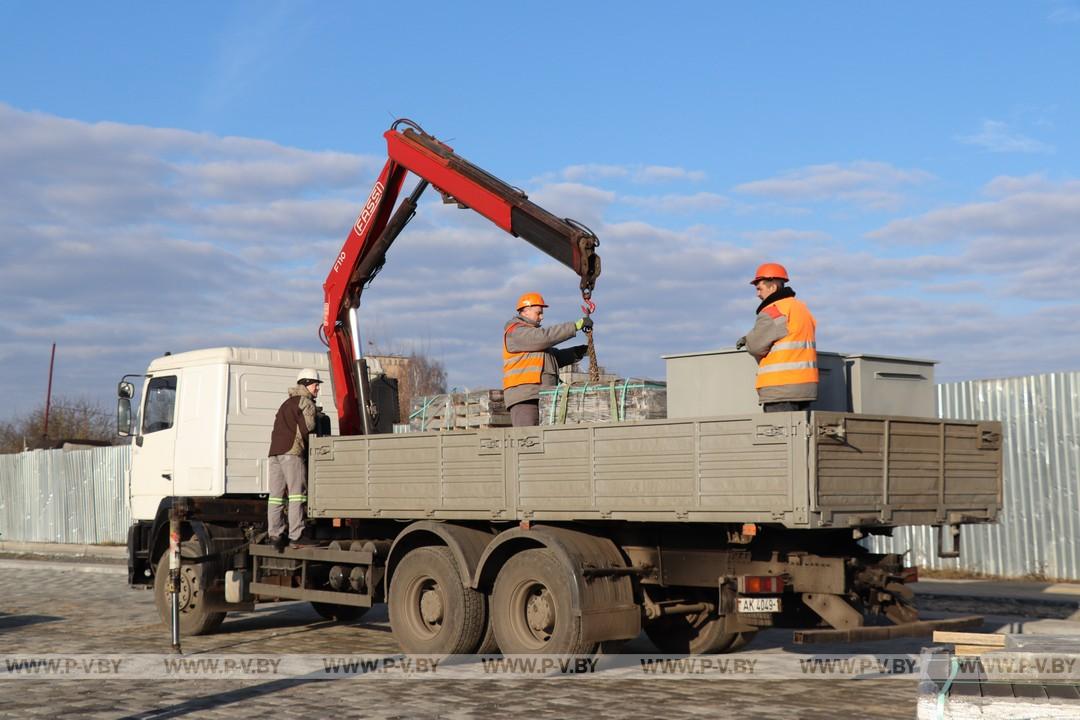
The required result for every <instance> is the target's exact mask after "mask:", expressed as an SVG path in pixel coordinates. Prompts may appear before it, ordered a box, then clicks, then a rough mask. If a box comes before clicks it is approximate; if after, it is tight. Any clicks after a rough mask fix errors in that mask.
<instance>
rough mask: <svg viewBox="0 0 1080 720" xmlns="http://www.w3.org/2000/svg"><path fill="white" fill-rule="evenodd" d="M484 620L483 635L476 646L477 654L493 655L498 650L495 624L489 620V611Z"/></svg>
mask: <svg viewBox="0 0 1080 720" xmlns="http://www.w3.org/2000/svg"><path fill="white" fill-rule="evenodd" d="M486 614H487V618H486V621H485V622H484V636H483V637H482V638H480V647H478V648H476V651H475V652H476V654H477V655H494V654H495V653H497V652H499V642H498V641H497V640H496V639H495V626H494V624H493V623H492V622H491V613H490V612H488V613H486Z"/></svg>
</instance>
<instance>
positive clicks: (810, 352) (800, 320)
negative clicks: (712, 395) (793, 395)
mask: <svg viewBox="0 0 1080 720" xmlns="http://www.w3.org/2000/svg"><path fill="white" fill-rule="evenodd" d="M762 312H763V313H765V314H766V315H769V316H770V317H773V318H779V317H780V316H781V315H783V316H784V318H785V319H786V320H787V328H788V334H787V335H785V336H784V337H782V338H780V339H779V340H778V341H776V342H775V343H774V344H773V346H772V347H771V348H769V352H768V354H767V355H765V357H763V358H762V359H761V361H760V362H759V363H758V371H757V383H756V384H755V385H754V387H755V388H763V387H775V386H776V385H801V384H803V383H816V382H817V381H818V365H817V343H816V341H815V335H814V331H815V329H816V328H817V323H816V322H815V321H814V316H813V315H811V314H810V310H809V309H808V308H807V307H806V305H805V304H804V303H802V302H801V301H799V300H796V299H795V298H790V297H788V298H783V299H782V300H777V301H776V302H774V303H772V304H771V305H769V306H768V307H766V308H765V309H764V310H762Z"/></svg>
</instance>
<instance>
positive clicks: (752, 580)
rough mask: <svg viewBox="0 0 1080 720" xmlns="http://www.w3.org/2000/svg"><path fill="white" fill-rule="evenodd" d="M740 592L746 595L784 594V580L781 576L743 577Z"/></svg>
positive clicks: (740, 580) (740, 581) (740, 582)
mask: <svg viewBox="0 0 1080 720" xmlns="http://www.w3.org/2000/svg"><path fill="white" fill-rule="evenodd" d="M739 592H740V593H742V594H744V595H775V594H778V593H782V592H784V578H782V577H780V576H779V575H743V576H742V577H740V578H739Z"/></svg>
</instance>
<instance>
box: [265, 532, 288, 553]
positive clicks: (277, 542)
mask: <svg viewBox="0 0 1080 720" xmlns="http://www.w3.org/2000/svg"><path fill="white" fill-rule="evenodd" d="M266 541H267V542H268V543H269V544H270V546H271V547H272V548H274V549H275V550H277V551H278V552H281V551H282V550H284V549H285V546H286V545H288V544H289V538H288V537H286V536H284V535H271V536H270V537H268V538H267V539H266Z"/></svg>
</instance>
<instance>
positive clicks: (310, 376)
mask: <svg viewBox="0 0 1080 720" xmlns="http://www.w3.org/2000/svg"><path fill="white" fill-rule="evenodd" d="M304 380H314V381H315V382H317V383H321V382H322V380H320V379H319V371H318V370H316V369H315V368H304V369H303V370H301V371H300V372H299V373H297V375H296V382H297V383H301V382H303V381H304Z"/></svg>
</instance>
